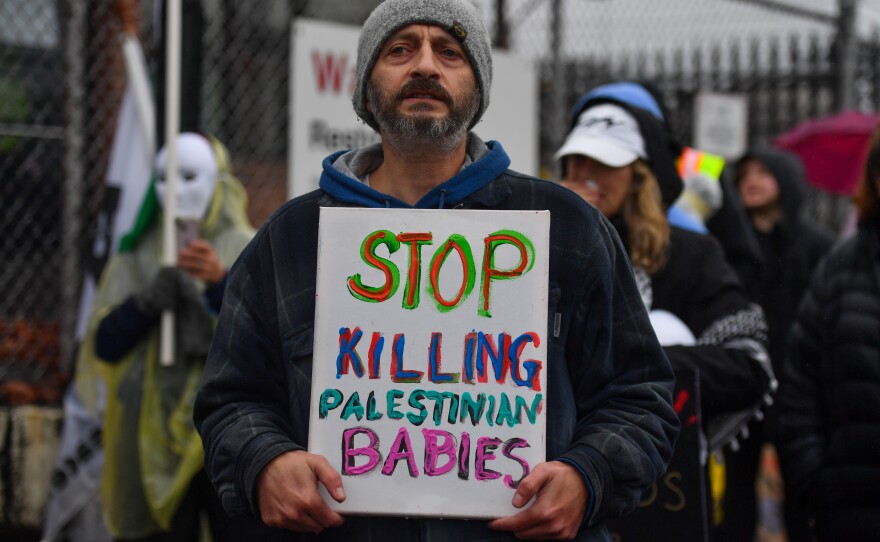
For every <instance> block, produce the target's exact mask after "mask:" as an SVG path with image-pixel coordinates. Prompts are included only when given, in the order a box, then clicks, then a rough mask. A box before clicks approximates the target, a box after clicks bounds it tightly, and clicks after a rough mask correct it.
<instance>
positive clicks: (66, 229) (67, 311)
mask: <svg viewBox="0 0 880 542" xmlns="http://www.w3.org/2000/svg"><path fill="white" fill-rule="evenodd" d="M66 6H67V12H68V15H69V16H68V17H67V20H66V27H67V28H66V36H65V40H66V42H67V46H66V47H65V48H64V49H65V51H66V54H65V55H64V62H65V65H66V70H65V72H66V79H67V81H66V87H67V92H66V100H65V112H66V117H67V120H66V122H65V128H64V131H65V134H64V141H65V144H64V173H65V175H64V187H63V188H62V190H63V194H64V197H63V198H62V201H63V203H62V208H61V225H62V227H61V307H62V309H61V310H62V314H61V316H60V319H61V370H62V371H63V372H64V373H65V374H68V373H69V371H70V369H71V366H72V364H73V356H74V352H75V350H76V315H77V312H78V309H79V306H78V305H79V287H80V285H81V284H82V271H81V265H80V263H81V261H80V259H81V256H82V255H81V251H80V250H79V248H80V241H81V232H82V223H81V221H82V216H83V213H82V199H83V193H84V192H85V174H84V171H85V167H84V166H83V157H84V156H85V152H84V150H83V149H84V148H85V144H84V141H83V134H85V114H84V112H83V109H84V107H85V95H86V92H85V77H86V75H85V74H86V70H85V61H84V59H85V58H86V51H85V49H86V48H85V35H86V31H85V28H86V15H87V14H86V3H85V2H79V1H70V2H66Z"/></svg>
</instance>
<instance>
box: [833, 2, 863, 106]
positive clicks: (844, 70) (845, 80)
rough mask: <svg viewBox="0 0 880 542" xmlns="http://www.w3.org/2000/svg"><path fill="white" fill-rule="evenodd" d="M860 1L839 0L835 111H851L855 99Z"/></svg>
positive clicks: (836, 39)
mask: <svg viewBox="0 0 880 542" xmlns="http://www.w3.org/2000/svg"><path fill="white" fill-rule="evenodd" d="M857 2H858V0H838V10H839V11H838V16H837V29H836V34H835V45H836V48H835V53H836V57H837V58H836V59H835V60H836V61H837V70H836V71H837V73H836V74H835V75H836V77H837V84H836V85H835V86H836V91H837V96H836V103H835V104H834V105H835V109H837V110H838V111H842V110H844V109H851V108H852V107H853V104H854V97H855V91H854V89H855V77H856V51H857V46H858V36H856V33H855V22H856V17H855V15H856V4H857Z"/></svg>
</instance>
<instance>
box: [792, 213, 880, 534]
mask: <svg viewBox="0 0 880 542" xmlns="http://www.w3.org/2000/svg"><path fill="white" fill-rule="evenodd" d="M878 234H880V225H878V223H877V222H873V223H870V224H862V225H860V229H859V233H858V235H857V236H855V237H854V238H851V239H849V240H848V241H847V242H845V243H844V244H843V245H841V246H840V247H839V248H837V249H835V250H834V251H833V252H832V253H831V254H830V255H829V256H828V257H827V258H825V259H824V260H823V261H822V263H821V264H820V265H819V267H818V268H817V270H816V274H815V275H814V277H813V280H812V282H811V284H810V288H809V290H807V293H806V294H805V296H804V299H803V302H802V304H801V306H800V309H799V311H798V314H797V318H796V320H795V325H794V327H793V330H792V350H791V359H790V363H788V366H787V367H786V370H785V372H784V374H783V378H784V381H783V382H782V384H781V386H780V396H779V408H780V426H779V454H780V459H781V462H782V467H783V476H784V479H785V483H786V494H787V495H788V496H790V497H791V498H799V499H802V500H803V501H804V502H805V503H807V504H808V505H809V506H810V507H811V508H812V509H813V511H814V513H815V517H816V527H817V534H818V535H819V538H820V540H847V541H853V540H877V537H878V536H880V491H878V487H880V241H878Z"/></svg>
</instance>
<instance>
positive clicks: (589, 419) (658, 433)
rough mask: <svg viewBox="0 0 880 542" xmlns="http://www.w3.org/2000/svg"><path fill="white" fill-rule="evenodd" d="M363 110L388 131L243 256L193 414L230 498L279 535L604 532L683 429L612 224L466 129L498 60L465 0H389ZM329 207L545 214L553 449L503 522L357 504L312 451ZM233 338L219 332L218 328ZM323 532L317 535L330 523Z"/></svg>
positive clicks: (372, 537)
mask: <svg viewBox="0 0 880 542" xmlns="http://www.w3.org/2000/svg"><path fill="white" fill-rule="evenodd" d="M356 76H357V79H356V88H355V92H354V96H353V98H352V101H353V105H354V109H355V112H356V113H357V114H358V116H359V117H360V118H361V119H362V120H363V121H364V122H366V123H367V124H368V125H369V126H371V127H372V128H373V129H375V130H376V131H377V132H378V133H379V135H380V136H381V143H379V144H375V145H371V146H367V147H363V148H359V149H353V150H349V151H341V152H337V153H334V154H332V155H330V156H328V157H327V158H326V159H325V160H324V162H323V173H322V175H321V179H320V188H319V189H318V190H316V191H314V192H311V193H309V194H306V195H303V196H301V197H299V198H296V199H294V200H292V201H290V202H288V203H286V204H285V205H283V206H282V207H281V208H280V209H279V210H278V211H277V212H276V213H275V214H274V215H273V216H272V217H271V218H270V219H269V220H268V221H267V222H266V223H265V224H264V225H263V226H262V228H261V229H260V231H259V232H258V233H257V235H256V236H255V237H254V239H253V241H252V242H251V243H250V244H249V245H248V247H247V248H246V249H245V250H244V251H243V252H242V254H241V257H240V258H239V259H238V261H237V262H236V263H235V265H234V266H233V268H232V270H231V272H230V274H229V278H228V283H227V290H226V297H225V299H224V303H223V308H222V310H221V313H220V316H219V321H218V326H217V331H216V335H215V337H217V339H216V340H215V341H214V343H213V345H212V348H211V351H210V353H209V356H208V362H207V365H206V367H205V376H204V379H203V381H202V384H201V387H200V390H199V393H198V396H197V400H196V407H195V413H194V418H195V422H196V425H197V427H198V430H199V432H200V434H201V436H202V439H203V443H204V446H205V457H206V469H207V471H208V473H209V476H210V478H211V479H212V481H213V483H214V486H215V488H216V489H217V490H218V492H219V494H220V497H221V500H222V502H223V504H224V506H225V507H226V509H227V510H228V511H229V512H231V513H244V514H250V515H252V516H254V517H257V518H260V519H262V521H263V522H264V523H266V524H268V525H271V526H273V527H282V528H284V529H286V530H287V531H286V532H285V533H284V534H283V535H279V537H280V538H279V539H283V540H330V541H350V540H360V541H379V540H381V541H383V542H384V541H401V542H410V541H419V540H425V541H427V540H462V541H464V540H515V539H519V540H523V539H540V540H551V539H558V540H579V541H599V540H603V541H607V540H610V534H609V532H608V529H607V528H606V527H605V526H604V523H603V520H604V519H606V518H610V517H616V516H620V515H622V514H624V513H626V512H628V511H631V510H633V509H635V508H636V506H637V505H638V503H639V501H640V500H641V499H642V497H643V495H645V494H646V492H647V491H648V490H649V489H650V487H651V484H652V483H653V482H654V481H655V480H657V479H658V477H660V476H661V475H662V474H663V472H664V471H665V469H666V466H667V464H668V461H669V458H670V456H671V455H672V450H673V446H674V441H675V437H676V435H677V432H678V425H679V422H678V419H677V416H676V413H675V411H674V409H673V406H672V389H673V373H672V370H671V368H670V365H669V362H668V360H667V359H666V356H665V355H664V353H663V349H662V348H661V347H660V345H659V343H658V341H657V338H656V336H655V334H654V332H653V330H652V327H651V323H650V321H649V319H648V315H647V311H646V310H645V307H644V305H643V303H642V301H641V299H640V297H639V292H638V288H637V286H636V284H635V281H634V278H633V273H632V269H631V267H630V264H629V262H628V260H627V258H626V255H625V250H624V248H623V245H622V244H621V242H620V239H619V238H618V237H617V235H616V233H615V232H614V228H613V227H612V226H611V225H610V224H609V223H608V221H607V220H605V219H604V218H603V217H602V216H601V214H600V213H598V212H597V211H596V210H594V209H593V208H591V207H590V206H589V205H587V204H586V203H584V202H583V201H582V200H581V199H580V198H579V197H577V196H576V195H574V194H573V193H571V192H570V191H568V190H566V189H564V188H562V187H560V186H558V185H556V184H555V183H552V182H549V181H543V180H540V179H537V178H534V177H531V176H527V175H523V174H520V173H517V172H514V171H511V170H510V169H508V166H509V164H510V159H509V158H508V156H507V154H506V153H505V152H504V149H503V148H502V146H501V144H500V143H498V142H496V141H488V142H484V141H482V140H481V139H480V138H479V137H478V136H477V135H476V134H475V133H473V132H472V131H471V129H472V128H474V126H475V125H476V124H477V122H478V121H479V120H480V118H481V116H482V114H483V113H484V111H485V110H486V108H487V106H488V104H489V88H490V85H491V80H492V56H491V46H490V40H489V35H488V31H487V29H486V27H485V25H484V23H483V22H482V20H481V18H480V15H479V13H478V12H477V11H476V10H475V9H474V8H473V6H471V5H470V4H469V3H467V2H465V1H463V0H387V1H386V2H384V3H382V4H381V5H379V7H377V8H376V9H375V10H374V11H373V13H372V14H371V15H370V17H369V18H368V20H367V21H366V23H365V24H364V27H363V30H362V32H361V36H360V40H359V45H358V60H357V67H356ZM324 206H335V207H376V208H390V209H411V208H416V209H453V208H454V209H473V210H486V209H497V210H536V209H542V210H549V211H550V214H551V226H550V247H551V251H550V256H549V264H550V267H549V276H548V282H549V283H548V286H549V292H550V294H549V311H548V325H549V327H548V329H551V330H553V333H552V334H551V336H550V337H549V341H548V345H547V347H548V350H547V351H548V359H547V364H546V366H547V368H548V369H547V370H548V373H547V389H548V395H547V405H546V408H547V416H546V417H547V434H546V457H547V458H548V459H549V460H548V461H546V462H544V463H541V464H538V465H536V466H535V467H534V469H533V470H532V471H531V472H530V473H529V474H528V475H527V476H526V477H525V478H524V479H523V480H522V482H521V483H520V485H519V486H518V489H517V490H516V492H515V494H514V496H513V497H512V505H513V506H514V507H516V508H520V509H521V510H520V511H519V512H518V513H516V514H514V515H511V516H507V517H501V518H496V519H494V520H491V521H481V520H458V519H450V518H443V519H441V518H439V517H438V518H430V517H419V518H406V517H400V516H394V517H392V516H390V515H389V516H355V515H349V516H346V517H343V516H342V515H340V514H339V513H337V512H336V511H334V510H333V509H332V508H331V507H330V506H329V505H328V504H327V502H326V501H324V500H323V499H322V497H321V494H320V493H319V488H321V487H322V486H323V489H325V490H326V492H327V494H328V495H329V496H330V497H328V498H333V499H335V500H337V501H340V502H341V501H343V500H344V499H345V498H346V496H345V486H344V481H343V478H342V476H341V475H340V473H339V472H337V471H336V470H335V469H334V468H333V467H332V466H331V464H330V463H329V462H328V460H327V458H325V457H323V456H320V455H316V454H312V453H310V452H308V451H307V450H306V446H307V440H308V432H309V427H308V420H309V404H310V387H311V383H310V375H311V371H312V363H313V360H312V352H313V349H312V338H313V328H314V317H315V290H316V278H317V277H316V275H317V270H316V258H317V251H318V246H317V245H318V213H319V209H320V208H321V207H324ZM221 338H222V339H221ZM316 533H317V536H316Z"/></svg>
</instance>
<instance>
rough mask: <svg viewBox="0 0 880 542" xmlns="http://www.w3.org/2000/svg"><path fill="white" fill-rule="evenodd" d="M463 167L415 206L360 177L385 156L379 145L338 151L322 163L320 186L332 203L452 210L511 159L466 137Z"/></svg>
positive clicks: (498, 148) (494, 146)
mask: <svg viewBox="0 0 880 542" xmlns="http://www.w3.org/2000/svg"><path fill="white" fill-rule="evenodd" d="M466 154H467V156H468V158H467V160H466V161H465V166H464V167H462V169H461V170H460V171H459V172H458V173H457V174H456V175H455V176H454V177H452V178H451V179H448V180H446V181H444V182H443V183H441V184H439V185H437V186H435V187H434V188H433V189H431V191H429V192H428V193H427V194H425V195H424V196H423V197H422V199H420V200H419V201H418V202H416V204H415V205H409V204H408V203H406V202H404V201H401V200H399V199H397V198H395V197H393V196H389V195H387V194H383V193H382V192H379V191H378V190H374V189H373V188H371V187H369V186H367V185H366V184H364V183H363V182H361V181H360V180H358V179H359V178H360V177H362V176H364V175H365V174H367V173H370V172H372V171H374V170H375V169H376V168H377V167H379V165H380V164H381V163H382V160H383V159H384V156H383V154H382V146H381V145H380V144H375V145H370V146H367V147H362V148H359V149H354V150H349V151H339V152H335V153H333V154H331V155H330V156H328V157H327V158H325V159H324V162H323V164H322V166H323V171H322V173H321V180H320V182H319V186H320V187H321V189H322V190H323V191H324V192H326V193H327V194H329V195H331V196H332V197H334V198H335V199H337V200H339V201H341V202H343V203H348V204H351V205H358V206H363V207H390V208H414V209H442V208H444V207H448V206H453V205H456V204H458V203H459V202H461V201H462V200H464V199H465V198H466V197H468V196H469V195H471V194H473V193H474V192H476V191H477V190H479V189H481V188H483V187H484V186H486V185H487V184H489V183H490V182H492V180H494V179H495V178H496V177H498V176H499V175H501V174H502V173H504V172H505V171H506V170H507V168H508V167H509V166H510V158H509V157H508V156H507V153H506V152H504V148H503V147H502V146H501V144H500V143H498V142H497V141H488V142H485V143H484V142H483V141H482V140H481V139H480V138H479V137H478V136H477V135H476V134H474V133H470V134H468V141H467V149H466Z"/></svg>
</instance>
